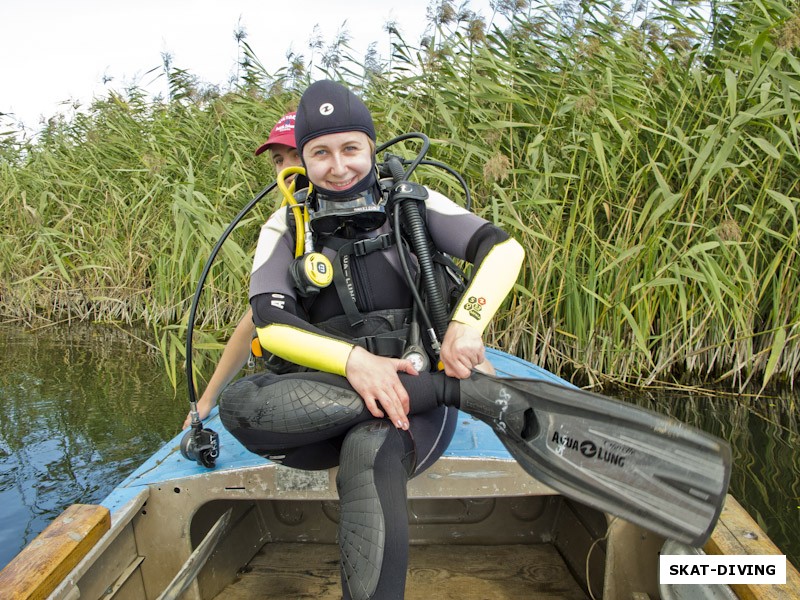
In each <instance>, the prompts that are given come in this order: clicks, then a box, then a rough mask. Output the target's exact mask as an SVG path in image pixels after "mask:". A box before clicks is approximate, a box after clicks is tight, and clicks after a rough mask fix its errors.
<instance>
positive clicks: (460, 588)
mask: <svg viewBox="0 0 800 600" xmlns="http://www.w3.org/2000/svg"><path fill="white" fill-rule="evenodd" d="M265 594H266V595H265ZM341 597H342V591H341V581H340V578H339V548H338V546H336V545H335V544H311V543H269V544H265V545H264V547H263V548H262V549H261V551H260V552H259V553H258V554H257V555H256V556H255V557H254V558H253V560H252V561H250V564H249V565H248V566H247V567H245V569H243V570H242V572H241V573H240V574H239V575H238V578H237V581H235V582H234V583H232V584H231V585H229V586H228V587H226V588H225V589H224V590H222V592H220V594H219V595H218V596H217V597H216V600H253V599H255V598H258V599H259V600H262V599H264V600H268V599H273V598H275V599H277V598H281V599H283V598H292V599H293V600H302V599H307V600H312V599H313V600H340V599H341ZM430 598H436V600H507V599H508V598H525V600H556V599H559V600H586V594H585V593H584V592H583V591H582V590H581V588H580V587H579V586H578V584H577V583H576V582H575V580H574V579H573V577H572V576H571V574H570V572H569V569H568V568H567V566H566V564H564V561H563V559H562V558H561V556H560V555H559V554H558V552H557V551H556V549H555V548H554V547H553V546H552V545H551V544H515V545H501V546H474V545H419V546H417V545H413V546H411V548H410V552H409V567H408V580H407V582H406V593H405V599H406V600H430Z"/></svg>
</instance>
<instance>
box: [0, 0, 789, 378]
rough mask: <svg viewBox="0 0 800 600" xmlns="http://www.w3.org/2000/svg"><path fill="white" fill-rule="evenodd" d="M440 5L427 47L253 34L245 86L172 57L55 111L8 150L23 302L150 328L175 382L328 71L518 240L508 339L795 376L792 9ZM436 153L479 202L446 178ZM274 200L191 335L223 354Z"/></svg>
mask: <svg viewBox="0 0 800 600" xmlns="http://www.w3.org/2000/svg"><path fill="white" fill-rule="evenodd" d="M445 5H449V6H450V9H449V10H444V8H445ZM437 6H438V7H439V9H440V10H438V11H434V13H432V15H431V17H432V20H431V26H432V29H431V32H432V35H431V36H429V38H428V39H427V40H426V43H425V44H424V45H421V46H420V47H415V46H412V45H410V44H408V43H406V42H405V41H404V40H403V39H402V38H400V37H399V35H394V34H393V40H394V50H393V54H392V57H391V63H390V66H385V65H384V66H381V65H380V64H379V63H376V62H375V60H374V57H373V58H372V59H371V61H370V62H369V64H366V61H365V62H364V64H360V63H359V61H358V60H356V59H354V58H353V57H351V56H349V54H348V52H349V50H348V49H347V39H346V36H345V37H341V36H340V39H338V40H337V42H336V44H334V45H333V46H332V47H331V48H329V49H328V50H327V51H326V53H325V56H322V57H312V60H315V61H316V63H315V64H314V65H306V64H304V63H303V61H302V60H301V57H294V58H293V60H292V61H290V64H288V65H287V67H286V68H285V69H282V70H280V71H279V72H278V73H275V74H269V73H267V72H266V70H265V69H264V68H263V66H262V65H261V64H260V63H259V61H258V59H257V57H256V55H255V52H254V51H253V50H252V49H251V48H250V46H248V45H247V44H244V43H243V48H244V52H243V56H244V59H243V61H242V70H243V73H242V76H241V79H240V81H239V82H238V84H237V86H236V87H235V88H234V89H232V90H229V91H225V92H220V91H218V90H216V91H215V90H209V89H205V90H203V89H201V88H200V87H198V86H197V84H196V82H195V81H193V79H192V78H191V76H190V75H189V74H187V73H186V72H185V71H181V70H179V69H170V68H168V69H167V71H166V74H165V76H167V77H169V78H170V90H171V91H170V99H169V101H167V102H152V101H149V100H147V99H146V98H144V97H143V96H142V95H141V93H140V92H138V91H137V90H128V91H127V92H126V93H125V94H115V95H111V96H109V97H108V98H107V99H105V100H103V101H99V102H97V103H95V104H94V105H93V106H92V107H91V108H90V109H89V111H87V112H86V113H85V114H82V115H79V116H78V117H76V118H75V119H73V120H71V121H58V120H55V121H53V122H52V124H51V125H50V126H49V127H48V128H47V129H46V130H45V132H43V134H42V136H41V138H40V139H39V140H38V141H37V142H36V143H32V144H30V145H29V146H28V147H27V148H25V150H24V152H22V153H19V154H16V155H13V153H11V154H12V160H8V161H4V162H2V163H0V165H2V171H0V177H1V179H0V181H1V182H2V184H1V185H0V194H2V195H1V196H0V207H1V208H0V211H2V216H3V219H4V223H3V225H2V227H3V237H2V238H0V261H1V262H0V266H2V269H3V277H2V280H3V284H2V285H3V287H2V288H0V290H1V293H2V298H0V304H2V306H3V313H4V314H5V315H7V317H6V318H14V319H19V320H22V321H24V322H27V323H31V324H34V323H38V322H41V321H46V322H48V321H56V320H64V319H66V320H69V319H93V320H100V321H103V320H114V321H118V322H122V323H134V322H143V323H145V324H146V325H148V326H149V327H151V328H153V329H154V337H155V338H156V339H157V340H158V343H157V346H158V347H159V348H160V351H161V352H162V353H163V355H164V357H165V360H166V361H167V363H168V364H169V365H170V371H171V373H172V374H173V377H175V373H176V371H177V370H178V369H179V366H180V363H181V361H182V360H183V357H182V352H183V347H182V346H183V342H182V341H181V339H182V337H183V335H184V333H185V323H186V313H187V309H188V306H189V303H190V302H191V298H192V295H193V293H194V289H195V286H196V284H197V280H198V277H199V274H200V271H201V270H202V268H203V265H204V263H205V259H206V257H207V256H208V254H209V252H210V250H211V247H212V246H213V245H214V243H215V241H216V239H217V237H218V236H219V234H220V233H221V232H222V230H223V229H224V227H225V226H226V225H227V223H229V222H230V220H231V219H232V218H233V216H234V215H235V214H236V213H237V212H238V210H239V208H240V207H241V206H243V205H244V204H245V203H246V202H247V200H249V198H250V197H252V196H253V195H255V193H256V192H257V191H258V190H259V189H261V187H263V185H264V184H266V183H268V182H269V181H271V180H272V175H271V173H270V171H269V167H268V166H267V165H266V164H265V163H264V162H263V161H262V160H261V159H260V158H256V157H254V156H252V150H253V148H254V147H255V145H257V144H258V143H260V141H263V137H264V136H265V135H266V132H267V130H268V128H269V126H270V125H271V124H272V123H273V122H274V121H275V120H276V119H277V118H278V117H279V116H280V114H282V113H283V112H284V111H285V110H287V109H288V108H291V107H292V106H293V105H294V103H295V102H296V101H297V98H298V97H299V93H300V91H301V90H302V89H303V88H304V87H305V85H306V84H307V83H308V82H309V81H310V80H312V79H316V78H318V77H322V76H329V77H337V78H338V77H341V78H343V79H345V80H347V81H348V82H349V83H350V84H351V85H353V86H354V87H356V88H357V89H358V90H359V91H360V92H361V93H362V94H363V95H364V96H365V98H366V99H367V101H368V103H369V105H370V107H371V109H372V110H373V114H374V117H375V120H376V124H377V126H378V130H379V137H380V139H382V140H385V139H388V138H390V137H393V136H394V135H397V134H399V133H403V132H406V131H411V130H420V131H424V132H425V133H426V134H428V135H429V137H430V138H431V140H432V142H433V145H432V148H431V151H430V157H432V158H435V159H437V160H441V161H443V162H446V163H448V164H450V165H452V166H454V167H455V168H457V169H459V170H461V171H462V172H463V173H464V175H465V177H466V178H467V180H468V182H469V184H470V187H471V190H472V192H473V197H474V210H476V211H478V212H479V213H481V214H483V215H484V216H486V217H487V218H489V219H491V220H493V221H495V222H497V223H498V224H500V225H502V226H503V227H504V228H506V229H507V230H508V231H510V232H511V233H512V234H513V235H514V236H515V237H517V238H518V239H520V240H521V241H522V242H523V245H524V246H525V248H526V250H527V254H526V261H525V268H524V270H523V273H522V274H521V275H520V278H519V280H518V283H517V286H516V288H515V292H514V293H513V294H512V296H511V297H510V298H509V300H508V302H507V303H506V306H505V307H504V309H503V311H502V312H501V314H500V315H499V318H498V319H497V320H496V323H495V324H494V326H493V328H492V329H491V331H490V342H491V343H492V344H494V345H497V346H499V347H501V348H504V349H506V350H508V351H510V352H514V353H517V354H519V355H521V356H523V357H525V358H527V359H529V360H532V361H535V362H538V363H540V364H543V365H545V366H547V367H548V368H550V369H552V370H554V371H556V372H558V373H561V374H562V375H567V376H571V377H574V378H576V379H579V380H581V381H582V382H583V383H589V384H595V385H601V384H604V383H609V382H626V383H633V384H638V385H650V384H657V383H659V382H663V381H665V380H677V381H683V380H686V379H689V378H694V377H703V378H708V377H711V378H715V379H719V380H722V381H725V382H729V383H730V384H731V385H733V386H739V387H744V386H746V385H747V384H749V383H753V382H755V383H758V384H760V385H766V384H767V383H769V382H770V381H773V380H784V381H792V380H794V379H796V377H797V375H798V372H800V352H798V348H799V347H800V344H798V342H799V341H800V325H799V323H800V314H798V313H799V312H800V308H798V307H800V297H799V296H800V291H798V287H797V285H796V281H797V272H798V268H799V267H800V257H798V225H797V212H798V189H797V187H798V183H797V182H798V175H797V173H798V161H799V159H800V154H799V153H798V152H799V151H798V147H800V145H798V135H797V117H798V91H799V90H800V68H799V65H800V63H798V60H797V58H796V53H797V47H798V39H800V38H799V37H798V34H797V31H800V17H798V15H797V12H796V7H793V5H790V4H788V3H785V2H783V1H781V0H773V1H767V2H763V1H762V2H756V3H751V2H728V3H724V4H720V3H716V4H714V7H713V8H714V10H713V11H712V12H711V13H710V16H708V15H707V13H706V12H704V11H703V10H700V8H702V5H701V6H700V7H699V8H698V6H697V5H693V4H691V3H685V4H684V3H668V2H661V1H658V2H650V3H649V4H647V11H646V13H643V12H637V13H625V12H623V11H622V9H620V8H619V7H618V6H617V5H614V4H610V3H604V2H586V3H582V4H580V5H574V6H572V5H562V6H560V7H559V9H558V10H556V9H555V8H553V7H550V6H547V5H537V6H533V5H529V4H527V3H519V2H517V3H514V5H513V6H511V4H510V3H498V8H499V9H500V11H501V12H504V13H505V16H506V18H505V20H503V19H498V20H496V21H495V22H494V23H493V24H492V25H491V26H490V27H488V28H485V27H484V22H483V21H482V20H481V19H479V18H477V17H476V16H475V15H474V14H473V13H471V12H470V11H468V10H462V11H460V12H459V11H458V10H454V9H453V6H452V4H451V3H447V2H443V3H440V4H439V5H437ZM500 21H502V23H501V22H500ZM395 33H396V32H395ZM337 53H340V54H337ZM412 151H413V149H410V148H409V149H407V150H405V152H407V153H410V152H412ZM4 152H6V153H9V152H10V151H6V150H4ZM419 173H420V177H422V176H423V175H422V174H423V169H420V171H419ZM424 173H425V174H424V177H425V181H426V182H428V183H430V184H431V185H433V186H434V187H437V188H438V189H441V190H442V191H444V192H446V193H448V194H450V195H452V196H453V197H454V198H455V199H457V200H459V199H460V198H461V195H460V191H459V186H458V185H457V182H455V180H454V179H453V178H452V177H450V176H447V175H442V174H441V173H439V172H436V171H430V170H427V169H426V170H424ZM273 207H274V202H267V203H265V204H264V205H263V206H262V207H260V208H259V209H257V210H256V211H255V213H254V214H253V215H250V216H249V217H248V218H247V219H246V220H245V222H244V223H243V224H242V226H241V227H240V228H239V229H238V230H237V232H236V233H235V234H234V236H233V238H232V239H231V240H230V241H229V242H228V243H226V244H225V246H224V247H223V256H221V257H220V259H219V260H218V264H217V266H216V267H215V268H214V269H213V270H212V271H211V276H210V278H209V281H208V282H207V285H206V290H205V293H204V297H203V302H201V307H200V314H199V319H198V334H197V335H198V343H199V345H197V347H198V348H200V349H205V348H219V347H220V344H219V342H218V340H219V339H220V338H224V336H225V334H226V333H227V332H229V331H230V330H231V328H232V326H233V324H235V322H236V321H237V320H238V316H239V315H240V314H241V312H242V311H243V310H244V308H245V305H246V289H247V275H248V271H249V262H250V258H249V257H250V256H251V253H252V248H253V245H254V240H255V236H256V234H257V230H258V226H259V225H260V223H261V222H263V220H264V218H265V216H266V215H267V214H268V213H269V211H270V210H271V209H272V208H273ZM12 284H13V286H12ZM199 354H203V355H205V354H206V353H205V352H203V353H199Z"/></svg>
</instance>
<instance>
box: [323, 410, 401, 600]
mask: <svg viewBox="0 0 800 600" xmlns="http://www.w3.org/2000/svg"><path fill="white" fill-rule="evenodd" d="M414 463H415V460H414V444H413V441H412V440H411V435H410V434H409V433H408V432H407V431H401V430H399V429H397V428H396V427H394V426H393V425H391V424H390V423H389V422H388V421H386V420H375V421H370V422H368V423H363V424H361V425H358V426H356V427H354V428H353V429H352V430H351V431H350V432H349V433H348V434H347V437H346V438H345V441H344V444H343V445H342V452H341V454H340V456H339V473H338V474H337V476H336V485H337V488H338V490H339V500H340V505H341V516H340V521H339V546H340V548H341V566H342V587H343V589H344V592H345V598H352V599H353V600H367V599H370V598H378V597H380V598H388V597H390V595H391V597H395V594H396V593H398V592H397V590H399V596H396V597H398V598H402V597H403V596H402V593H403V589H404V588H405V576H406V569H407V564H408V512H407V509H406V484H407V482H408V476H409V475H410V474H411V473H412V472H413V470H414Z"/></svg>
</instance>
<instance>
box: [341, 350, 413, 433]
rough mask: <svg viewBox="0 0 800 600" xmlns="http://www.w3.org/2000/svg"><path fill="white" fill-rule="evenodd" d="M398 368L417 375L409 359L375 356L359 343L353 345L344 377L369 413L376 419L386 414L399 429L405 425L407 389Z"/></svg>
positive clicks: (406, 419)
mask: <svg viewBox="0 0 800 600" xmlns="http://www.w3.org/2000/svg"><path fill="white" fill-rule="evenodd" d="M398 371H401V372H403V373H409V374H410V375H418V373H417V371H416V369H414V366H413V365H412V364H411V361H408V360H403V359H400V358H387V357H384V356H376V355H375V354H372V353H371V352H368V351H367V350H365V349H364V348H361V347H360V346H356V347H355V348H353V350H352V351H351V352H350V356H349V357H348V358H347V365H346V366H345V372H346V374H347V381H349V382H350V385H352V386H353V389H354V390H355V391H356V392H357V393H358V394H359V396H361V398H362V399H363V400H364V404H365V405H366V406H367V410H369V412H370V414H371V415H372V416H373V417H376V418H379V419H380V418H382V417H384V416H385V417H387V418H388V419H389V420H390V421H391V422H392V423H393V424H394V426H395V427H397V428H398V429H408V411H409V403H408V392H407V391H406V388H405V387H403V384H402V383H401V382H400V378H399V377H398V376H397V373H398ZM381 409H383V410H381Z"/></svg>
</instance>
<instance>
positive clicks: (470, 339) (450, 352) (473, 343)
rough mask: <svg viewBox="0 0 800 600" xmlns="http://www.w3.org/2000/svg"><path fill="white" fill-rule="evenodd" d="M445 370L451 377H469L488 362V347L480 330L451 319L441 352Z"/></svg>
mask: <svg viewBox="0 0 800 600" xmlns="http://www.w3.org/2000/svg"><path fill="white" fill-rule="evenodd" d="M441 359H442V363H443V364H444V372H445V374H446V375H449V376H450V377H456V378H458V379H467V378H468V377H469V376H470V373H471V372H472V369H474V368H476V367H482V368H481V370H483V369H484V368H485V367H484V365H485V364H486V348H485V347H484V345H483V338H482V337H481V334H480V332H479V331H477V330H475V329H473V328H472V327H470V326H469V325H465V324H464V323H459V322H458V321H450V325H449V326H448V327H447V331H446V332H445V334H444V341H443V342H442V352H441Z"/></svg>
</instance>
